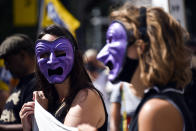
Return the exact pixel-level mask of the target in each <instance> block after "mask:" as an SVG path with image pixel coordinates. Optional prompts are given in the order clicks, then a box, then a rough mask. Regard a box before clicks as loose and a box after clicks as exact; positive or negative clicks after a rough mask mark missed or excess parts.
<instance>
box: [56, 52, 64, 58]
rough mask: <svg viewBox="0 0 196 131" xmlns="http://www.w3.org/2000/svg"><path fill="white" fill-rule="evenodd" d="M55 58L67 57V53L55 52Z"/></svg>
mask: <svg viewBox="0 0 196 131" xmlns="http://www.w3.org/2000/svg"><path fill="white" fill-rule="evenodd" d="M55 56H56V57H61V56H66V52H65V51H55Z"/></svg>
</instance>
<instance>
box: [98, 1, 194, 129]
mask: <svg viewBox="0 0 196 131" xmlns="http://www.w3.org/2000/svg"><path fill="white" fill-rule="evenodd" d="M110 18H111V19H112V23H111V25H114V23H117V25H118V26H115V28H119V31H121V32H126V33H124V34H118V33H119V31H116V32H115V31H113V33H111V35H110V36H109V37H107V41H108V43H110V45H109V44H108V46H109V47H110V48H107V49H106V48H105V47H104V48H103V49H104V50H101V52H100V53H101V54H103V56H104V57H101V59H100V58H99V59H100V60H101V61H102V62H104V63H105V64H106V65H108V66H109V67H110V68H111V69H114V68H115V67H119V66H122V65H123V64H124V54H125V53H126V52H127V45H129V46H130V45H131V46H135V48H134V49H133V50H132V51H133V52H136V53H137V59H138V60H139V65H138V67H139V79H141V80H142V85H144V87H145V89H146V90H145V93H144V96H143V98H142V100H141V102H140V104H139V105H138V107H137V109H136V111H135V114H134V116H133V118H132V120H131V124H130V127H129V130H131V131H137V130H139V131H189V130H190V131H193V130H194V129H193V128H194V127H193V124H192V121H191V118H190V115H189V111H188V109H187V105H186V103H185V102H184V98H183V91H184V88H185V87H186V85H187V84H188V83H189V82H190V80H191V70H190V67H191V66H190V60H191V59H190V58H191V54H190V51H189V50H188V48H187V47H186V46H185V42H186V40H187V39H188V33H187V31H186V30H185V29H183V28H182V27H181V25H180V24H179V23H178V22H177V21H176V20H175V19H174V18H173V17H172V16H170V15H169V14H168V13H166V12H165V11H164V10H163V9H161V8H157V7H153V8H145V7H140V8H139V7H135V6H133V5H131V4H130V3H125V4H124V5H122V6H121V7H120V8H118V9H114V10H113V11H112V12H111V14H110ZM111 25H110V26H111ZM110 26H109V28H110ZM122 36H123V37H122ZM119 38H121V39H124V41H125V42H121V43H118V44H116V45H115V44H114V43H112V42H113V41H114V40H116V39H119ZM121 41H123V40H121ZM108 52H109V55H108V56H106V55H105V54H107V53H108ZM115 52H116V54H117V57H119V58H121V59H119V60H117V61H115V60H116V58H117V57H114V58H113V59H111V60H109V61H108V59H109V58H111V57H112V56H114V54H115ZM99 55H100V54H99ZM131 66H132V65H130V66H129V68H132V67H131ZM134 70H136V69H134ZM111 71H113V72H110V73H113V76H114V77H117V76H118V75H119V74H120V73H119V72H120V71H121V69H118V68H116V70H111ZM130 72H132V71H130ZM130 72H126V73H127V74H129V73H130Z"/></svg>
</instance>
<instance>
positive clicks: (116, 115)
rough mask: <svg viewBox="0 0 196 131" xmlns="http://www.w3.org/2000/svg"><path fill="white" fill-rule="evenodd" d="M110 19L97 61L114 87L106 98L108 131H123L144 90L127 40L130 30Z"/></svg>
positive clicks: (130, 40)
mask: <svg viewBox="0 0 196 131" xmlns="http://www.w3.org/2000/svg"><path fill="white" fill-rule="evenodd" d="M111 15H113V14H111ZM111 19H112V22H111V24H110V25H109V27H108V30H107V33H106V44H105V46H104V47H103V48H102V49H101V51H100V52H99V54H98V55H97V59H98V60H99V61H101V62H103V63H104V64H105V65H106V66H108V67H109V69H110V72H109V75H108V79H109V80H110V81H111V82H113V83H118V84H117V85H116V86H114V87H113V91H112V94H111V97H110V102H111V109H110V110H111V115H110V131H119V130H122V131H125V130H127V129H128V125H129V123H130V122H131V119H132V117H133V114H134V112H135V110H136V108H137V106H138V104H139V103H140V101H141V98H142V96H143V92H144V89H145V87H144V85H143V84H142V81H141V79H140V78H139V75H140V69H139V66H138V65H139V56H138V54H137V51H136V48H137V46H136V44H134V42H135V39H134V38H133V37H132V36H131V35H133V30H128V28H127V26H125V24H124V23H123V21H122V20H121V19H115V17H113V16H111ZM122 19H124V18H122ZM126 25H128V24H126Z"/></svg>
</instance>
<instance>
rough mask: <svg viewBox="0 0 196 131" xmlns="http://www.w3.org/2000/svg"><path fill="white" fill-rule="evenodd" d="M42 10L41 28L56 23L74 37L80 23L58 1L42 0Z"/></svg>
mask: <svg viewBox="0 0 196 131" xmlns="http://www.w3.org/2000/svg"><path fill="white" fill-rule="evenodd" d="M43 8H44V9H43V18H42V23H41V25H42V27H46V26H48V25H51V24H54V23H56V24H59V25H62V26H65V27H66V28H68V29H69V31H70V32H71V33H72V34H73V35H75V30H76V29H77V28H78V27H79V26H80V22H79V21H78V20H77V19H76V18H74V16H73V15H72V14H71V13H70V12H69V11H68V10H67V9H66V8H65V7H64V6H63V5H62V4H61V3H60V1H59V0H44V5H43Z"/></svg>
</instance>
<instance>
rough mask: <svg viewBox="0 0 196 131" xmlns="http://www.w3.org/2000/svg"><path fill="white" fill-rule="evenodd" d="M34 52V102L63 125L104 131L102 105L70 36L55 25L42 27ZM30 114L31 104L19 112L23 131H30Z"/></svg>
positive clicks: (105, 117) (104, 115) (104, 120)
mask: <svg viewBox="0 0 196 131" xmlns="http://www.w3.org/2000/svg"><path fill="white" fill-rule="evenodd" d="M35 52H36V59H37V68H36V73H37V79H38V82H39V87H40V91H37V92H34V99H36V100H37V101H38V102H39V103H40V104H41V105H42V106H43V107H44V108H45V109H46V110H48V111H49V112H50V113H51V114H52V115H54V116H55V117H56V118H57V119H58V120H59V121H60V122H62V123H63V124H64V125H66V126H72V127H77V126H78V125H79V124H82V123H88V124H90V125H91V126H94V127H96V128H98V130H107V112H106V108H105V105H104V102H103V100H102V97H101V95H100V93H99V91H98V90H96V88H95V87H94V86H93V84H92V82H91V80H90V78H89V76H88V74H87V72H86V70H85V67H84V65H83V60H82V55H81V53H80V51H79V49H78V46H77V42H76V40H75V39H74V38H73V36H72V35H71V33H70V32H69V31H68V30H67V29H65V28H63V27H61V26H58V25H51V26H49V27H46V28H45V29H43V31H42V32H41V33H40V34H39V39H38V40H37V41H36V45H35ZM33 112H34V102H28V103H25V104H24V105H23V107H22V109H21V111H20V118H21V120H22V124H23V129H24V130H26V131H28V130H29V131H30V130H31V129H32V125H31V119H29V118H30V115H32V114H33ZM46 128H47V127H46Z"/></svg>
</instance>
